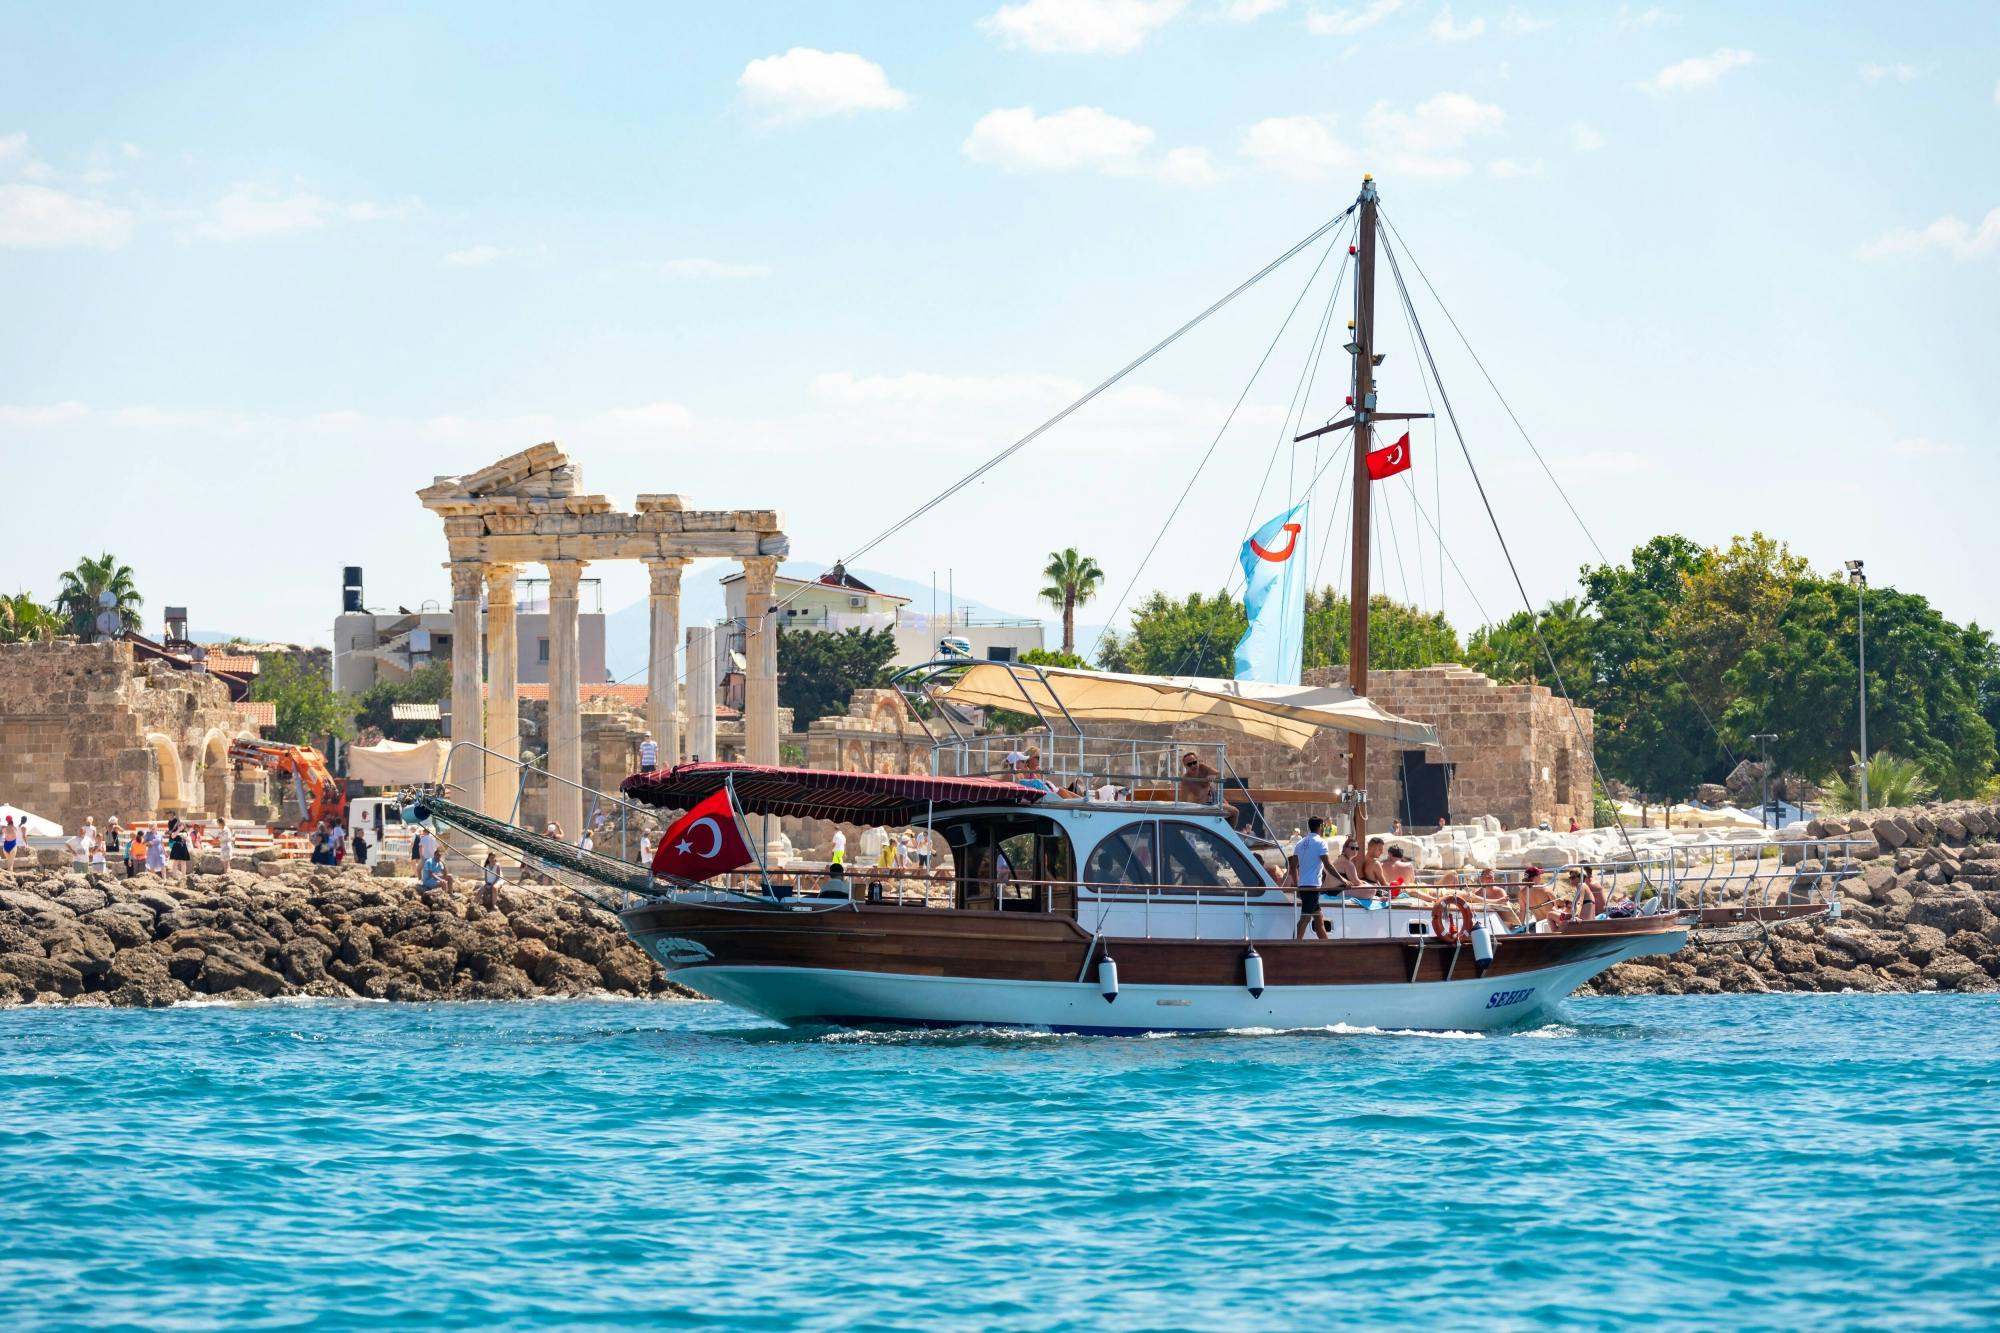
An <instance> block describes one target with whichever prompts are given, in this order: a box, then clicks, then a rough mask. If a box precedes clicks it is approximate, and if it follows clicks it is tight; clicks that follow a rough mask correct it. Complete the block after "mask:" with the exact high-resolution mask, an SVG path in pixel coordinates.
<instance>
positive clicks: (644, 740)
mask: <svg viewBox="0 0 2000 1333" xmlns="http://www.w3.org/2000/svg"><path fill="white" fill-rule="evenodd" d="M659 766H660V743H659V742H658V741H656V740H654V739H653V733H652V732H650V731H642V732H640V733H639V769H640V771H641V772H644V773H650V772H652V771H653V770H654V769H656V768H658V767H659Z"/></svg>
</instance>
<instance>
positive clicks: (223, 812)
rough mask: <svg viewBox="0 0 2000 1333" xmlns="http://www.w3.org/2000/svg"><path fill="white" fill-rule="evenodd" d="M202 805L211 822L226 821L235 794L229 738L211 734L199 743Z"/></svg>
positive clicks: (218, 733)
mask: <svg viewBox="0 0 2000 1333" xmlns="http://www.w3.org/2000/svg"><path fill="white" fill-rule="evenodd" d="M199 772H200V775H201V806H202V809H203V810H204V811H206V812H207V813H208V816H209V818H211V819H214V820H227V819H228V818H229V809H230V800H231V798H232V797H233V796H234V795H235V791H236V766H235V765H234V764H232V763H230V762H229V738H228V737H227V736H225V735H223V734H222V733H221V732H220V731H211V732H209V733H208V735H207V737H206V738H205V739H204V740H203V741H202V743H201V767H200V769H199Z"/></svg>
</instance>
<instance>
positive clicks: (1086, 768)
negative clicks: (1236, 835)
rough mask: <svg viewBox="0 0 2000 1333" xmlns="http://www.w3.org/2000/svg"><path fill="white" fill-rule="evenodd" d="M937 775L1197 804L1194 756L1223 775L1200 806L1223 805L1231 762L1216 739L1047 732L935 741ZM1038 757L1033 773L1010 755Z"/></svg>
mask: <svg viewBox="0 0 2000 1333" xmlns="http://www.w3.org/2000/svg"><path fill="white" fill-rule="evenodd" d="M931 751H932V753H931V771H932V772H934V773H936V774H938V775H939V776H940V777H961V778H963V777H1001V778H1016V779H1019V778H1025V777H1030V776H1033V777H1039V778H1041V779H1042V780H1043V781H1045V782H1047V783H1048V784H1049V786H1050V787H1051V788H1053V789H1054V790H1056V791H1058V792H1060V791H1061V790H1062V789H1063V788H1065V787H1070V786H1072V785H1074V786H1075V787H1076V788H1077V789H1078V790H1081V791H1082V792H1083V793H1084V795H1085V796H1086V797H1088V796H1090V795H1091V794H1092V793H1094V792H1096V791H1097V790H1098V789H1099V788H1101V787H1103V786H1105V785H1106V784H1109V785H1110V786H1112V787H1115V788H1118V789H1119V791H1120V799H1131V795H1130V794H1131V793H1133V792H1145V791H1147V790H1148V789H1151V790H1152V792H1154V793H1157V795H1158V798H1159V799H1167V800H1192V799H1193V797H1192V795H1191V794H1190V793H1189V790H1188V788H1189V782H1188V780H1187V779H1184V778H1183V777H1182V776H1181V756H1183V755H1186V754H1192V755H1194V756H1195V758H1196V759H1197V760H1199V761H1200V762H1201V763H1203V764H1204V765H1206V766H1207V767H1208V768H1209V769H1210V770H1212V771H1213V772H1214V773H1215V774H1216V775H1217V776H1215V777H1214V778H1210V779H1205V781H1206V782H1207V784H1208V785H1209V787H1210V788H1211V791H1210V793H1209V797H1208V799H1207V800H1206V801H1198V802H1196V803H1197V804H1204V805H1219V804H1220V803H1221V801H1222V786H1223V780H1224V778H1226V777H1228V776H1230V770H1229V766H1228V765H1229V758H1228V755H1227V753H1226V752H1225V750H1224V748H1223V746H1222V745H1221V744H1220V743H1219V742H1215V741H1175V740H1138V739H1124V740H1120V739H1115V738H1110V737H1098V736H1084V735H1076V736H1055V735H1051V734H1049V733H1045V732H1023V733H1017V734H1011V735H963V736H945V737H934V738H933V742H932V746H931ZM1016 754H1024V755H1025V754H1032V756H1033V757H1034V758H1035V759H1036V760H1037V761H1038V764H1037V766H1036V767H1035V768H1033V769H1028V768H1025V767H1017V766H1016V765H1013V764H1009V762H1008V757H1009V756H1010V755H1016Z"/></svg>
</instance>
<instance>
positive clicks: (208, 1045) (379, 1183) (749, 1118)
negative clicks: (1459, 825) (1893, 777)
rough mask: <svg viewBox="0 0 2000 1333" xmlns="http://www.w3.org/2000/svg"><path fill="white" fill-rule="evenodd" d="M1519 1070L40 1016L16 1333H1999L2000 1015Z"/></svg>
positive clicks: (1613, 1035) (7, 1123) (1567, 1040)
mask: <svg viewBox="0 0 2000 1333" xmlns="http://www.w3.org/2000/svg"><path fill="white" fill-rule="evenodd" d="M1565 1014H1566V1017H1567V1020H1568V1021H1566V1022H1562V1023H1558V1024H1551V1025H1549V1026H1547V1027H1543V1028H1540V1029H1536V1030H1534V1031H1531V1032H1526V1033H1519V1034H1513V1035H1506V1036H1495V1037H1488V1038H1452V1037H1423V1036H1396V1035H1381V1034H1367V1033H1359V1034H1353V1033H1350V1034H1342V1033H1301V1034H1294V1035H1282V1036H1206V1037H1179V1038H1160V1039H1151V1040H1148V1039H1104V1038H1080V1037H1033V1036H1007V1035H997V1034H985V1035H965V1034H959V1035H923V1036H898V1035H886V1034H880V1035H867V1034H851V1033H787V1032H784V1031H781V1030H778V1029H774V1028H770V1027H767V1026H764V1025H763V1024H761V1023H760V1022H758V1021H756V1020H753V1019H750V1018H747V1017H745V1016H744V1015H742V1014H741V1013H739V1012H737V1011H734V1010H731V1009H727V1008H724V1007H722V1006H720V1005H713V1004H643V1003H603V1004H597V1003H571V1004H512V1005H439V1006H409V1007H403V1006H389V1005H363V1004H354V1005H347V1004H309V1005H293V1004H271V1005H262V1006H248V1007H240V1008H239V1007H214V1008H200V1009H186V1008H183V1009H177V1010H169V1011H161V1012H130V1011H127V1012H116V1011H101V1010H99V1011H89V1010H78V1011H64V1010H58V1009H41V1010H14V1011H5V1012H0V1327H4V1328H7V1329H58V1328H86V1327H89V1328H99V1327H106V1326H129V1327H135V1328H148V1329H179V1328H190V1329H193V1328H202V1329H206V1328H232V1329H237V1328H361V1327H370V1328H413V1327H429V1326H438V1327H476V1328H481V1329H503V1328H529V1327H580V1328H595V1327H612V1326H619V1327H625V1326H640V1327H716V1328H728V1329H791V1328H849V1327H870V1328H908V1329H938V1328H994V1329H1044V1328H1078V1329H1113V1328H1115V1329H1140V1328H1148V1329H1150V1328H1158V1329H1172V1328H1199V1329H1254V1330H1267V1329H1291V1328H1300V1329H1322V1328H1330V1327H1334V1326H1355V1325H1361V1326H1369V1325H1373V1326H1380V1325H1387V1324H1398V1325H1402V1326H1404V1327H1407V1328H1413V1329H1414V1328H1434V1327H1514V1328H1527V1327H1547V1326H1555V1325H1560V1326H1572V1327H1605V1328H1613V1327H1643V1328H1655V1327H1681V1328H1717V1327H1732V1328H1733V1327H1769V1328H1805V1327H1813V1328H1844V1327H1883V1326H1906V1327H1907V1326H1921V1327H1931V1328H1936V1327H1951V1326H1963V1327H1986V1328H1990V1327H1993V1326H1995V1325H1996V1324H2000V1287H1996V1277H2000V1131H1996V1128H1995V1126H1996V1124H2000V1002H1996V1001H1995V1000H1993V999H1990V998H1987V997H1978V996H1967V997H1950V996H1755V997H1751V996H1742V997H1716V998H1665V999H1624V1000H1589V1001H1571V1002H1569V1004H1568V1006H1567V1009H1566V1011H1565Z"/></svg>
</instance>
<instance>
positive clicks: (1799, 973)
mask: <svg viewBox="0 0 2000 1333" xmlns="http://www.w3.org/2000/svg"><path fill="white" fill-rule="evenodd" d="M1788 833H1789V834H1791V836H1792V837H1793V838H1794V840H1795V841H1798V843H1799V845H1797V846H1795V847H1788V848H1787V849H1786V852H1787V856H1786V859H1787V860H1788V861H1793V862H1794V863H1795V864H1799V865H1801V866H1803V867H1804V868H1805V869H1807V870H1811V869H1814V868H1815V863H1813V862H1810V861H1806V860H1805V859H1804V854H1805V852H1806V851H1807V850H1808V849H1809V844H1806V843H1804V842H1803V841H1802V840H1803V839H1825V838H1847V839H1854V840H1856V845H1854V846H1853V847H1852V848H1851V851H1852V852H1853V856H1852V857H1851V858H1842V859H1839V860H1836V861H1834V862H1833V864H1834V865H1835V866H1837V867H1840V868H1843V869H1854V870H1858V871H1859V873H1858V874H1855V875H1853V876H1851V877H1850V878H1848V879H1845V880H1843V881H1842V882H1841V886H1840V891H1841V919H1840V920H1838V921H1824V920H1822V921H1813V922H1804V923H1800V924H1796V925H1790V926H1783V927H1778V928H1775V929H1773V930H1772V931H1771V932H1770V933H1769V935H1768V937H1762V936H1760V937H1758V938H1754V939H1750V940H1746V941H1742V942H1740V943H1728V944H1712V945H1706V946H1704V945H1702V944H1701V943H1699V942H1698V941H1697V942H1691V943H1690V944H1689V946H1688V947H1687V948H1686V949H1685V950H1683V951H1682V952H1681V953H1679V954H1677V955H1675V956H1673V957H1671V958H1642V959H1636V960H1634V961H1632V962H1629V963H1621V964H1619V965H1618V966H1617V967H1614V968H1612V969H1611V970H1610V971H1608V972H1605V973H1604V974H1603V975H1602V976H1599V977H1597V978H1596V979H1595V980H1593V981H1592V982H1591V983H1590V984H1588V985H1586V986H1585V987H1584V988H1583V989H1582V990H1580V991H1579V992H1578V994H1580V995H1714V994H1721V993H1724V992H1730V993H1757V992H1764V991H1964V992H1990V991H2000V805H1988V804H1985V803H1981V802H1970V801H1960V802H1950V803H1945V804H1937V805H1928V806H1922V807H1916V808H1911V809H1902V810H1876V811H1872V812H1870V813H1869V814H1866V815H1853V816H1847V817H1832V818H1826V819H1815V820H1813V821H1811V822H1810V823H1809V824H1807V825H1805V826H1804V827H1803V828H1802V829H1797V830H1795V831H1791V830H1788Z"/></svg>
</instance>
